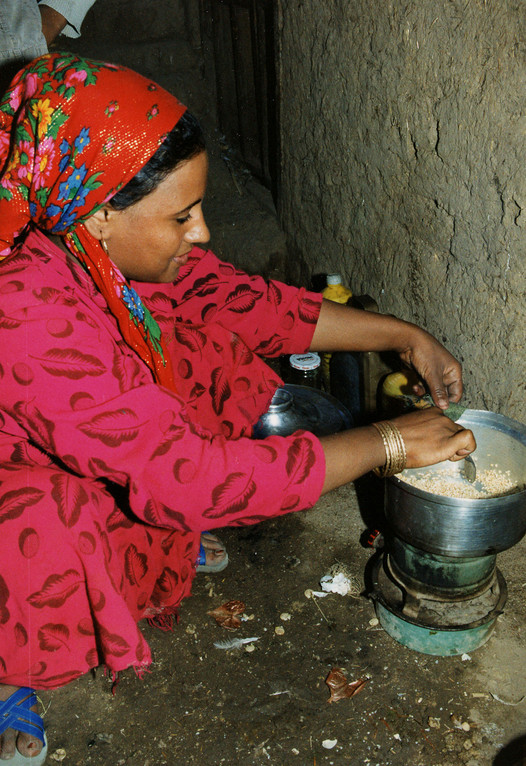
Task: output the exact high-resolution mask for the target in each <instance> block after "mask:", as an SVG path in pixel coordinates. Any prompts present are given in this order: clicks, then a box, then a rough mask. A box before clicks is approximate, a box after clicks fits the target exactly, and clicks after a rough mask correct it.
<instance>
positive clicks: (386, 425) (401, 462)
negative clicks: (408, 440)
mask: <svg viewBox="0 0 526 766" xmlns="http://www.w3.org/2000/svg"><path fill="white" fill-rule="evenodd" d="M373 426H374V427H375V428H376V430H377V431H378V433H379V434H380V436H381V437H382V441H383V443H384V447H385V463H384V465H383V466H379V467H378V468H373V472H374V473H375V474H376V475H377V476H379V477H380V478H381V479H385V478H387V477H388V476H394V475H395V473H400V472H401V471H403V470H404V468H405V467H406V465H407V452H406V449H405V444H404V440H403V438H402V434H401V433H400V431H399V430H398V428H397V427H396V426H395V425H394V423H390V422H389V421H388V420H382V421H381V422H380V423H373Z"/></svg>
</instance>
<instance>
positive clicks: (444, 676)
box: [42, 482, 526, 766]
mask: <svg viewBox="0 0 526 766" xmlns="http://www.w3.org/2000/svg"><path fill="white" fill-rule="evenodd" d="M362 484H363V482H362ZM361 490H362V491H361V492H360V497H363V498H364V503H365V505H366V506H367V507H366V508H365V509H364V510H363V511H362V512H360V508H359V506H358V502H357V493H356V490H355V487H354V486H352V485H349V486H346V487H343V488H341V489H340V490H337V491H334V492H332V493H330V494H329V495H327V496H325V497H324V498H322V500H320V502H319V503H318V504H317V505H316V507H315V508H314V509H313V510H311V511H308V512H303V513H299V514H293V515H291V516H288V517H284V518H281V519H279V520H275V521H269V522H266V523H264V524H260V525H258V526H254V527H248V528H244V529H225V530H223V531H222V537H223V539H224V541H225V542H226V543H227V545H228V549H229V554H230V560H231V561H230V565H229V566H228V567H227V569H226V570H225V571H224V572H223V573H221V574H220V575H216V576H209V575H199V576H198V577H197V578H196V580H195V585H194V589H193V598H191V599H188V600H187V601H186V602H184V603H183V606H182V609H181V616H180V622H179V625H178V626H177V628H176V630H175V631H174V632H173V633H164V632H161V631H159V630H157V629H154V628H151V627H149V626H148V625H144V633H145V635H146V636H147V638H148V640H149V642H150V644H151V646H152V649H153V655H154V658H155V659H154V664H153V665H152V668H151V672H150V673H148V674H146V675H145V677H144V679H143V680H142V681H141V680H139V679H138V678H136V676H135V675H134V673H133V671H131V670H129V671H126V672H125V673H123V674H122V677H121V680H120V682H119V684H118V685H117V687H116V689H115V690H114V691H115V693H112V682H111V680H110V679H109V678H107V677H105V675H104V673H103V672H102V670H98V671H97V672H96V673H94V674H93V675H92V676H86V677H84V678H82V679H80V680H79V681H77V682H76V683H73V684H70V685H69V686H68V687H66V688H64V689H62V690H58V691H56V692H53V693H51V694H43V695H42V696H43V698H44V701H45V705H46V708H47V712H46V716H45V719H46V723H47V729H48V736H49V740H50V753H51V759H55V760H56V761H61V760H62V762H63V763H64V764H71V765H73V764H75V765H78V766H81V764H82V765H83V764H92V765H93V766H108V765H110V764H111V766H113V765H115V766H117V765H120V764H122V765H123V766H124V764H126V765H128V764H130V766H131V764H133V765H134V766H138V765H140V766H161V765H162V764H166V765H167V766H184V765H186V764H200V766H216V765H217V764H234V765H235V766H251V765H252V764H272V765H278V764H280V765H281V764H283V765H284V766H285V765H286V766H288V765H289V764H298V766H307V764H308V765H309V766H311V765H312V766H314V765H315V764H318V765H321V764H335V765H338V764H378V765H379V766H388V765H392V766H405V765H406V764H411V765H412V766H450V765H453V764H465V765H466V766H487V765H489V764H495V765H497V764H500V765H501V766H511V764H515V763H523V761H520V760H519V761H517V760H516V759H514V757H513V752H516V750H514V748H515V746H514V745H513V746H512V745H510V743H512V741H513V740H515V739H517V738H521V737H523V738H524V734H525V732H526V723H525V721H524V713H525V709H526V702H522V700H523V699H524V695H525V694H526V689H525V686H526V682H525V678H524V667H525V662H526V649H525V642H524V632H523V630H524V629H523V625H524V621H525V617H526V599H525V591H524V588H525V586H526V567H525V564H524V561H525V558H524V554H525V552H526V541H525V540H523V541H522V542H521V543H519V544H518V545H517V546H516V547H515V548H514V549H513V550H512V551H508V552H506V553H503V554H500V556H499V565H500V569H501V571H502V572H503V574H504V575H505V577H506V580H507V584H508V590H509V594H508V603H507V605H506V608H505V611H504V614H503V615H502V616H501V617H499V619H498V622H497V625H496V629H495V632H494V634H493V635H492V637H491V638H490V640H489V641H488V642H487V644H485V645H484V646H482V647H480V648H479V649H477V650H475V651H473V652H470V653H469V655H468V656H464V657H460V656H457V657H434V656H430V655H424V654H420V653H417V652H414V651H412V650H410V649H407V648H405V647H404V646H401V645H400V644H398V643H396V642H395V641H394V640H393V639H392V638H391V637H390V636H388V635H387V634H386V633H385V632H384V631H383V630H382V629H381V628H380V627H379V626H378V624H376V620H375V613H374V608H373V605H372V603H371V602H370V600H368V599H367V598H366V597H364V596H363V595H362V593H363V589H364V569H365V567H366V565H367V562H368V561H369V559H370V557H371V555H373V553H372V550H371V549H370V548H366V547H364V546H363V545H362V544H361V542H360V538H361V536H362V534H363V532H364V530H365V529H366V528H367V525H366V524H365V523H364V521H363V520H362V513H363V515H364V516H366V517H368V518H369V519H372V518H374V516H375V513H376V509H375V507H374V505H375V504H376V503H377V496H376V494H375V493H374V492H373V490H369V488H368V486H367V482H365V487H362V488H361ZM369 492H370V494H369ZM368 498H373V507H371V506H368V503H367V500H368ZM337 562H340V563H342V562H343V563H345V564H346V565H348V567H349V569H350V572H351V574H352V576H353V578H355V581H356V586H357V588H356V590H357V592H356V595H348V596H340V595H338V594H332V593H331V594H330V595H328V596H327V597H326V598H323V599H321V598H316V597H314V598H312V597H311V598H307V597H306V595H305V592H306V591H309V590H319V589H320V585H319V579H320V577H321V576H322V575H323V574H325V573H326V572H327V570H328V569H329V568H330V567H331V566H332V565H333V564H335V563H337ZM232 599H235V600H241V601H243V602H244V603H245V605H246V606H245V615H246V617H247V619H246V621H243V622H242V625H241V627H240V628H239V629H238V630H237V631H236V632H231V631H227V630H225V629H224V628H222V627H219V626H218V625H217V624H216V622H215V620H214V619H213V618H212V617H211V616H209V615H208V612H209V611H210V610H211V609H213V608H215V607H217V606H220V605H222V604H224V603H225V602H228V601H230V600H232ZM277 629H278V630H277ZM238 637H240V638H248V637H257V638H258V640H257V641H255V642H253V643H252V644H248V645H247V646H251V647H253V650H252V651H247V646H244V647H241V648H236V649H231V650H223V649H218V648H216V647H215V646H214V643H215V642H218V641H225V640H229V639H232V638H238ZM334 667H338V668H341V669H342V670H343V672H344V674H345V676H346V678H347V679H348V680H349V681H350V682H352V681H355V680H358V679H365V680H366V681H367V683H366V685H365V686H364V688H363V690H362V691H361V692H360V693H359V694H357V695H356V696H354V697H352V698H350V699H342V700H340V701H338V702H336V703H332V704H330V703H328V700H329V697H330V690H329V687H328V686H327V684H326V682H325V679H326V678H327V676H328V674H329V672H330V671H331V670H332V668H334ZM510 748H511V749H510ZM503 751H504V752H503Z"/></svg>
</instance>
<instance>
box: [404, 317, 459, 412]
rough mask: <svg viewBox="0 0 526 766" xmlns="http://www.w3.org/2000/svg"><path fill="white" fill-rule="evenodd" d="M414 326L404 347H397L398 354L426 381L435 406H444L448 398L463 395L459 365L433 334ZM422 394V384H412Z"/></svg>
mask: <svg viewBox="0 0 526 766" xmlns="http://www.w3.org/2000/svg"><path fill="white" fill-rule="evenodd" d="M412 327H413V332H412V336H413V337H412V338H411V340H410V343H409V345H407V346H406V348H404V349H401V350H399V354H400V358H401V359H402V360H403V361H404V362H405V363H406V364H407V365H409V366H410V367H412V368H413V369H414V370H415V371H416V372H417V373H418V375H420V377H421V378H422V379H423V380H424V381H425V382H426V384H427V388H428V390H429V393H430V394H431V396H432V398H433V401H434V403H435V404H436V405H437V407H440V408H441V409H443V410H447V408H448V407H449V402H450V401H451V402H458V401H459V399H460V397H461V396H462V365H461V364H460V362H458V361H457V360H456V359H455V357H454V356H453V355H452V354H450V353H449V351H448V350H447V349H445V348H444V346H443V345H442V344H441V343H439V342H438V341H437V339H436V338H434V337H433V336H432V335H429V333H427V332H425V330H422V329H420V328H419V327H415V326H414V325H413V326H412ZM415 393H416V394H418V396H423V395H424V394H425V393H426V389H425V387H424V386H423V385H422V384H420V385H418V386H416V387H415Z"/></svg>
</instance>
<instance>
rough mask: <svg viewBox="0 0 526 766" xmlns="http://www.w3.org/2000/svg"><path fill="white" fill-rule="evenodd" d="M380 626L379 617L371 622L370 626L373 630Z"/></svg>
mask: <svg viewBox="0 0 526 766" xmlns="http://www.w3.org/2000/svg"><path fill="white" fill-rule="evenodd" d="M378 624H379V620H378V618H377V617H373V618H371V619H370V620H369V625H370V626H371V628H375V627H376V626H377V625H378Z"/></svg>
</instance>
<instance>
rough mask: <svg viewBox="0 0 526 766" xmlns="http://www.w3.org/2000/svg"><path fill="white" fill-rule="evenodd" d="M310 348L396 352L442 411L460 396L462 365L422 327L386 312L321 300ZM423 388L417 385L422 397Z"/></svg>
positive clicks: (417, 390) (418, 392)
mask: <svg viewBox="0 0 526 766" xmlns="http://www.w3.org/2000/svg"><path fill="white" fill-rule="evenodd" d="M310 350H311V351H329V352H331V351H396V352H398V354H399V355H400V357H401V359H402V360H403V361H404V362H405V363H406V364H408V365H409V366H410V367H412V368H413V369H414V370H415V371H416V372H417V373H418V375H419V376H420V377H421V378H422V380H423V381H425V383H426V385H427V387H428V388H429V391H430V393H431V396H432V397H433V401H434V403H435V404H436V405H437V406H438V407H440V408H441V409H443V410H445V409H447V408H448V406H449V402H450V401H453V402H458V400H459V399H460V397H461V396H462V367H461V365H460V362H457V360H456V359H455V357H454V356H452V355H451V354H450V353H449V351H447V350H446V349H445V348H444V346H443V345H442V344H441V343H439V342H438V340H436V338H434V337H433V336H432V335H430V334H429V333H428V332H426V331H425V330H422V329H421V328H420V327H417V325H414V324H412V323H411V322H405V321H403V320H402V319H397V318H396V317H393V316H388V315H386V314H377V313H376V312H374V311H363V310H362V309H355V308H351V307H349V306H342V305H340V304H339V303H332V302H331V301H325V300H324V301H323V303H322V306H321V310H320V315H319V318H318V322H317V324H316V329H315V331H314V335H313V337H312V342H311V346H310ZM425 391H426V389H425V388H424V386H423V385H420V386H417V389H416V391H415V393H417V394H418V395H419V396H422V395H423V394H424V393H425Z"/></svg>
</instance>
